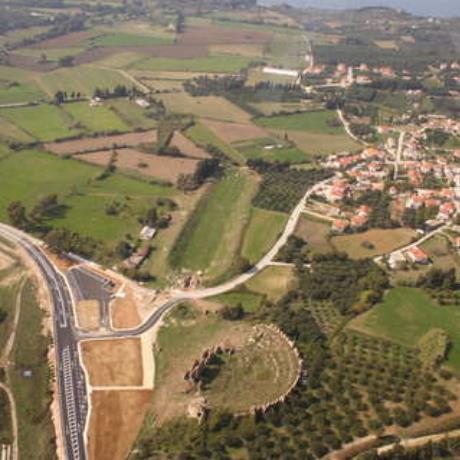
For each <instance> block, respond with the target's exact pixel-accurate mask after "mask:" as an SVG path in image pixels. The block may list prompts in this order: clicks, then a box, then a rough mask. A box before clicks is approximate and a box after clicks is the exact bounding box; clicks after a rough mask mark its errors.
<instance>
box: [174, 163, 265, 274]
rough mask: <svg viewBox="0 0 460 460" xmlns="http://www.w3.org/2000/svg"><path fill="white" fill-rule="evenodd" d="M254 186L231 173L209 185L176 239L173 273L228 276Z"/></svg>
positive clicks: (244, 176) (242, 175)
mask: <svg viewBox="0 0 460 460" xmlns="http://www.w3.org/2000/svg"><path fill="white" fill-rule="evenodd" d="M256 187H257V182H256V180H255V178H254V176H252V175H249V174H248V173H246V172H238V171H232V172H230V173H228V174H227V175H226V176H225V177H224V178H223V179H221V180H219V182H217V183H216V184H213V185H212V186H211V188H210V189H209V191H208V192H207V193H206V195H205V196H204V197H203V198H202V200H201V201H200V203H199V205H198V208H197V209H196V210H195V212H194V213H193V214H192V216H191V217H190V219H189V221H188V222H187V224H186V226H185V227H184V229H183V231H182V233H181V235H180V236H179V238H178V240H177V242H176V244H175V246H174V248H173V251H172V253H171V256H170V260H171V264H172V266H173V267H176V268H177V269H189V270H194V271H197V270H202V271H204V272H205V274H206V276H207V277H208V278H216V277H219V276H222V275H225V274H227V275H228V274H229V270H230V268H231V267H232V264H233V261H234V258H235V256H236V255H237V253H238V250H239V245H240V241H241V237H242V233H243V231H244V227H245V225H246V223H247V221H248V219H249V207H250V206H249V204H250V201H251V199H252V197H253V195H254V193H255V190H256Z"/></svg>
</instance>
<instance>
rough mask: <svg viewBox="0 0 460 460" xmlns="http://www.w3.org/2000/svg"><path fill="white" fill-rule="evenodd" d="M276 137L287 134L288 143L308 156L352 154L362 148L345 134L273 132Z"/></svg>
mask: <svg viewBox="0 0 460 460" xmlns="http://www.w3.org/2000/svg"><path fill="white" fill-rule="evenodd" d="M274 133H275V134H277V135H278V136H283V135H285V134H287V137H288V139H289V140H290V141H292V142H294V143H295V144H296V145H297V147H299V149H301V150H303V151H304V152H305V153H308V154H310V155H321V156H323V155H324V156H327V155H331V154H334V153H340V152H345V151H348V152H354V151H357V150H360V149H362V146H361V145H360V144H358V143H357V142H355V141H354V140H353V139H351V138H350V137H349V136H348V135H347V134H345V133H343V134H318V133H313V132H302V131H284V130H274Z"/></svg>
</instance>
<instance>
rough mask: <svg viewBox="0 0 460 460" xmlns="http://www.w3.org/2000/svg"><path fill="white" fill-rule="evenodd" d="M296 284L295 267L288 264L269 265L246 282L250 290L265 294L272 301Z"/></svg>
mask: <svg viewBox="0 0 460 460" xmlns="http://www.w3.org/2000/svg"><path fill="white" fill-rule="evenodd" d="M295 285H296V276H295V273H294V268H293V267H287V266H286V267H278V266H269V267H267V268H265V269H264V270H263V271H262V272H260V273H259V274H257V275H256V276H254V277H253V278H251V279H250V280H249V281H248V282H247V283H246V287H247V288H248V289H249V290H250V291H252V292H257V293H259V294H262V295H265V296H267V298H268V299H269V300H271V301H276V300H279V299H280V298H281V297H282V296H283V295H284V294H286V293H288V292H289V291H291V290H292V289H293V288H294V287H295Z"/></svg>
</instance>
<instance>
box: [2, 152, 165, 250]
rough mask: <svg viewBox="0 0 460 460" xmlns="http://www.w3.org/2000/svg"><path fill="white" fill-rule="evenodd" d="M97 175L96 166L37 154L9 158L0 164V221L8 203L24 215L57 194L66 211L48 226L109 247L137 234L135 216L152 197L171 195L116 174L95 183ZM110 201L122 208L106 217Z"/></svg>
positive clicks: (137, 227) (15, 154) (158, 186)
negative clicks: (18, 204) (25, 210)
mask: <svg viewBox="0 0 460 460" xmlns="http://www.w3.org/2000/svg"><path fill="white" fill-rule="evenodd" d="M101 171H102V169H101V168H99V167H96V166H92V165H89V164H86V163H82V162H79V161H76V160H71V159H63V158H58V157H55V156H52V155H48V154H45V153H41V152H36V151H22V152H20V153H14V154H12V155H10V156H8V157H7V158H5V159H3V160H1V162H0V219H1V220H2V221H4V222H6V221H7V220H8V217H7V207H8V205H9V203H11V202H12V201H17V200H19V201H22V202H23V203H24V205H25V206H26V207H27V208H28V209H29V210H30V209H31V207H33V206H34V205H35V203H36V202H37V200H38V199H40V198H41V197H43V196H46V195H47V194H49V193H57V194H58V197H59V201H60V202H61V203H63V204H64V205H66V208H67V209H66V211H65V213H64V215H63V216H62V217H56V218H54V219H52V220H50V221H48V224H50V225H51V226H53V227H64V226H65V227H68V228H69V229H70V230H74V231H77V232H79V233H81V234H83V235H87V236H91V237H93V238H96V239H100V240H103V241H105V242H108V243H112V242H115V241H117V240H118V239H120V238H122V237H123V236H124V235H125V234H126V233H129V232H131V233H132V234H133V235H135V234H137V232H138V231H139V229H140V224H139V222H138V221H137V218H138V215H139V214H140V213H143V212H144V211H145V212H146V211H147V209H148V208H149V207H150V205H152V204H153V203H154V202H155V200H156V198H158V197H172V196H173V195H174V190H173V189H172V188H168V187H164V186H160V185H152V184H148V183H146V182H141V181H138V180H134V179H131V178H129V177H126V176H124V175H120V174H114V175H112V176H110V177H109V178H107V179H105V180H102V181H98V180H96V177H97V176H98V175H99V174H100V172H101ZM114 202H118V203H120V204H121V205H122V211H121V213H120V214H119V215H117V216H109V215H107V213H106V211H105V210H106V207H107V206H108V205H109V204H112V203H114Z"/></svg>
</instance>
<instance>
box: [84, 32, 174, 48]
mask: <svg viewBox="0 0 460 460" xmlns="http://www.w3.org/2000/svg"><path fill="white" fill-rule="evenodd" d="M173 40H174V35H173V34H170V35H158V36H154V35H140V34H132V33H125V32H110V33H107V34H101V35H98V36H96V37H92V38H89V39H88V45H89V46H109V47H121V46H133V47H134V46H153V45H168V44H170V43H172V42H173Z"/></svg>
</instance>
